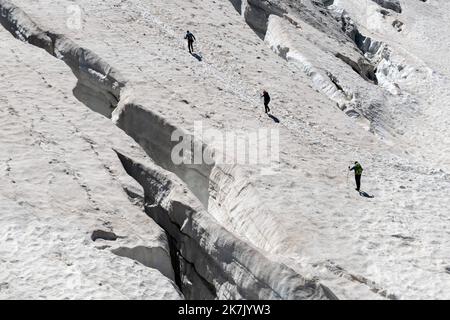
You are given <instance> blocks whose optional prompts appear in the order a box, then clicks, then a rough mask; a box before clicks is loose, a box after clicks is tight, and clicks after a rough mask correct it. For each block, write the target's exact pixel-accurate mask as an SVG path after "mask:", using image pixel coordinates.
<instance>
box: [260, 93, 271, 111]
mask: <svg viewBox="0 0 450 320" xmlns="http://www.w3.org/2000/svg"><path fill="white" fill-rule="evenodd" d="M261 97H264V107H265V109H266V113H269V112H270V108H269V103H270V96H269V93H268V92H267V91H266V90H264V91H263V94H262V95H261Z"/></svg>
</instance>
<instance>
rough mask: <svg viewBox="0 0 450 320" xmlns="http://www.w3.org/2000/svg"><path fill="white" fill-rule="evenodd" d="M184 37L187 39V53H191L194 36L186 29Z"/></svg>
mask: <svg viewBox="0 0 450 320" xmlns="http://www.w3.org/2000/svg"><path fill="white" fill-rule="evenodd" d="M184 39H186V40H187V41H188V48H189V53H190V54H192V52H193V51H194V41H196V39H195V36H194V35H193V34H192V33H190V32H189V30H188V31H187V32H186V35H185V36H184Z"/></svg>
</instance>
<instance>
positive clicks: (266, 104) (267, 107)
mask: <svg viewBox="0 0 450 320" xmlns="http://www.w3.org/2000/svg"><path fill="white" fill-rule="evenodd" d="M264 107H265V108H266V113H268V112H270V108H269V101H265V102H264Z"/></svg>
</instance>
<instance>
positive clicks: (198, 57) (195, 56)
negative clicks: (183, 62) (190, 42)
mask: <svg viewBox="0 0 450 320" xmlns="http://www.w3.org/2000/svg"><path fill="white" fill-rule="evenodd" d="M191 55H192V56H193V57H194V58H195V59H197V60H198V61H200V62H201V61H202V60H203V57H202V56H201V55H199V54H197V53H191Z"/></svg>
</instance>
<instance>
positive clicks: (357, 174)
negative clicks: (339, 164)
mask: <svg viewBox="0 0 450 320" xmlns="http://www.w3.org/2000/svg"><path fill="white" fill-rule="evenodd" d="M348 169H349V170H350V171H355V180H356V191H358V192H359V191H360V190H361V175H362V172H363V170H364V169H363V167H362V166H361V165H360V164H359V162H358V161H356V162H355V165H354V166H353V167H352V168H350V167H348Z"/></svg>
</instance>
